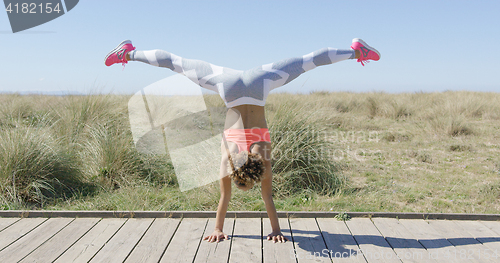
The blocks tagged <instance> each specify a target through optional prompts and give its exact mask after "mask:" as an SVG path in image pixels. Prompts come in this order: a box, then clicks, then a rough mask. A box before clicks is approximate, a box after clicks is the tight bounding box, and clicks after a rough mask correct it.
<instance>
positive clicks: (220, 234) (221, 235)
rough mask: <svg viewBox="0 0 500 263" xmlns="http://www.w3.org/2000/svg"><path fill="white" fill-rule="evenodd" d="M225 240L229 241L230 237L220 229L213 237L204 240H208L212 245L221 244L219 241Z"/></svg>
mask: <svg viewBox="0 0 500 263" xmlns="http://www.w3.org/2000/svg"><path fill="white" fill-rule="evenodd" d="M224 239H226V240H228V239H229V237H228V236H227V235H226V234H224V233H223V232H222V231H220V230H218V229H216V230H214V232H213V233H212V234H211V235H209V236H206V237H205V238H203V240H207V241H208V242H210V243H213V242H217V243H219V241H221V240H224Z"/></svg>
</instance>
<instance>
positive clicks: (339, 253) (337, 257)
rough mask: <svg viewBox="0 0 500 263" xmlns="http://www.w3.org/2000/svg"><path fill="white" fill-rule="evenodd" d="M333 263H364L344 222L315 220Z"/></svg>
mask: <svg viewBox="0 0 500 263" xmlns="http://www.w3.org/2000/svg"><path fill="white" fill-rule="evenodd" d="M316 222H318V226H319V229H320V230H321V233H322V234H323V238H324V239H325V243H326V247H327V248H328V253H329V254H330V258H332V260H333V262H366V260H365V257H364V256H363V254H362V253H358V252H359V247H358V244H356V241H355V240H354V237H353V236H352V235H351V232H349V229H348V228H347V226H346V224H345V223H344V221H339V220H337V219H335V218H316Z"/></svg>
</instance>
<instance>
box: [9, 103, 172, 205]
mask: <svg viewBox="0 0 500 263" xmlns="http://www.w3.org/2000/svg"><path fill="white" fill-rule="evenodd" d="M1 98H2V99H1V100H2V102H4V103H3V104H2V105H1V107H0V186H1V188H0V195H1V196H2V198H1V199H0V201H1V202H2V203H3V205H2V206H3V207H4V208H9V207H19V206H22V205H28V206H39V207H43V206H44V205H45V204H46V203H48V202H51V201H56V200H60V199H61V200H66V199H69V198H72V197H75V196H80V197H81V196H86V195H92V194H95V193H97V192H99V191H112V190H113V189H117V188H120V187H122V186H124V185H133V184H135V183H140V182H142V181H145V182H147V183H151V184H153V185H155V184H165V185H175V183H176V182H175V178H174V177H173V167H172V166H171V164H169V163H168V159H167V158H165V156H162V157H158V156H154V157H153V156H146V155H142V154H140V153H138V152H137V151H136V150H135V148H134V147H133V143H132V136H131V134H130V129H129V124H128V116H127V108H126V105H127V104H126V103H127V100H128V96H115V95H88V96H64V97H53V96H20V95H3V96H1ZM16 204H17V205H16Z"/></svg>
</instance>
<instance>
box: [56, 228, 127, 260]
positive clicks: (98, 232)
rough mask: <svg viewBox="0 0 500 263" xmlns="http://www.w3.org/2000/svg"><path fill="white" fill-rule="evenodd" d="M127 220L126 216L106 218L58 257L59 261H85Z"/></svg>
mask: <svg viewBox="0 0 500 263" xmlns="http://www.w3.org/2000/svg"><path fill="white" fill-rule="evenodd" d="M125 222H127V219H125V218H105V219H102V220H101V221H99V222H98V223H97V225H95V226H94V227H93V228H92V229H90V230H89V231H88V232H87V233H86V234H85V235H84V236H83V237H82V238H80V239H79V240H78V241H77V242H76V243H74V244H73V245H72V246H71V247H70V248H69V249H68V250H66V251H65V252H64V254H62V255H61V256H60V257H59V258H57V259H56V261H55V262H57V263H66V262H74V263H83V262H89V261H90V259H91V258H92V257H93V256H94V255H95V254H96V253H97V252H98V251H99V250H100V249H101V248H102V247H103V246H104V244H105V243H106V242H107V241H108V240H109V239H110V238H111V237H112V236H113V235H114V234H115V233H116V232H117V231H118V229H120V227H122V226H123V224H125Z"/></svg>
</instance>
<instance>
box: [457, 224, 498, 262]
mask: <svg viewBox="0 0 500 263" xmlns="http://www.w3.org/2000/svg"><path fill="white" fill-rule="evenodd" d="M455 224H457V225H460V226H461V227H462V229H464V231H467V233H469V234H471V236H473V237H474V238H475V239H476V240H478V241H479V242H481V243H482V244H483V246H485V247H486V248H485V249H484V250H483V251H482V256H484V258H488V259H489V258H492V259H494V260H497V261H499V260H500V237H499V236H498V234H497V233H496V232H495V231H493V230H492V229H490V228H488V227H487V226H486V225H485V222H484V221H462V220H460V221H458V220H457V221H455ZM486 249H488V250H486Z"/></svg>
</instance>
